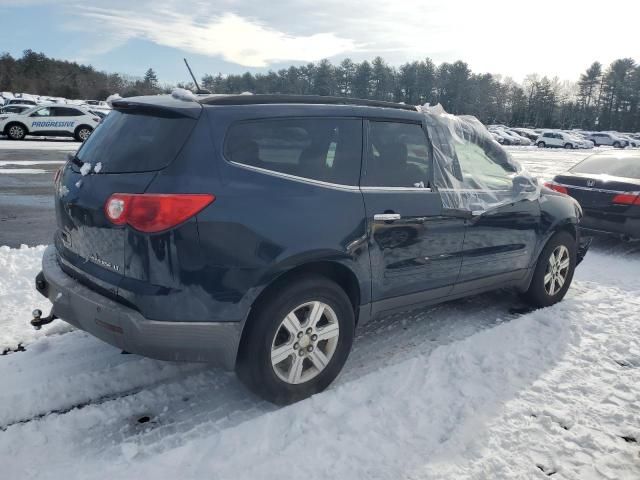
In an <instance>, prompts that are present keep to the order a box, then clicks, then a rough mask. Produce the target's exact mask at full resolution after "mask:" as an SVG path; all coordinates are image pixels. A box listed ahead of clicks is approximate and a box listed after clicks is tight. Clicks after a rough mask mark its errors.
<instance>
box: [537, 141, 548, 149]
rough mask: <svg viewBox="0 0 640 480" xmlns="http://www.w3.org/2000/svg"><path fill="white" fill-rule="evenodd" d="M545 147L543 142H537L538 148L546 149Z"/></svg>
mask: <svg viewBox="0 0 640 480" xmlns="http://www.w3.org/2000/svg"><path fill="white" fill-rule="evenodd" d="M546 146H547V144H546V143H544V142H538V148H544V147H546Z"/></svg>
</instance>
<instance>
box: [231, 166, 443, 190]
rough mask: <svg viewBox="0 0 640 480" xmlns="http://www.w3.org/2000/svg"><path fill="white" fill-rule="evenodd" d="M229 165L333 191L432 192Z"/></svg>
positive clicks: (420, 188) (427, 188)
mask: <svg viewBox="0 0 640 480" xmlns="http://www.w3.org/2000/svg"><path fill="white" fill-rule="evenodd" d="M228 162H229V163H230V164H231V165H234V166H236V167H240V168H244V169H245V170H250V171H253V172H257V173H263V174H265V175H271V176H272V177H278V178H283V179H286V180H293V181H294V182H300V183H306V184H309V185H315V186H318V187H325V188H333V189H335V190H346V191H351V192H360V191H362V192H385V191H386V192H433V190H432V189H431V188H429V187H359V186H357V185H342V184H339V183H331V182H324V181H322V180H315V179H313V178H305V177H299V176H297V175H291V174H290V173H283V172H277V171H275V170H269V169H268V168H262V167H256V166H254V165H245V164H244V163H238V162H234V161H231V160H229V161H228Z"/></svg>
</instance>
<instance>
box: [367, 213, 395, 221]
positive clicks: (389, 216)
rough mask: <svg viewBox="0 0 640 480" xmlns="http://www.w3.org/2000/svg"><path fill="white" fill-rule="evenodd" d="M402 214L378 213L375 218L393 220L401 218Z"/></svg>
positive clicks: (377, 219)
mask: <svg viewBox="0 0 640 480" xmlns="http://www.w3.org/2000/svg"><path fill="white" fill-rule="evenodd" d="M401 218H402V215H400V214H399V213H376V214H375V215H374V216H373V219H374V220H376V221H379V222H392V221H394V220H400V219H401Z"/></svg>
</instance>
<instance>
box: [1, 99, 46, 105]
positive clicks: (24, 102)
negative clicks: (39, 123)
mask: <svg viewBox="0 0 640 480" xmlns="http://www.w3.org/2000/svg"><path fill="white" fill-rule="evenodd" d="M37 104H38V102H36V101H35V100H31V99H30V98H11V99H10V100H9V101H8V102H7V103H6V105H33V106H35V105H37Z"/></svg>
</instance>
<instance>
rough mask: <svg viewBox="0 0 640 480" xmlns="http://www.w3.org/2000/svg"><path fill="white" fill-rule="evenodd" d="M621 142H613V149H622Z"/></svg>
mask: <svg viewBox="0 0 640 480" xmlns="http://www.w3.org/2000/svg"><path fill="white" fill-rule="evenodd" d="M620 147H621V145H620V142H613V148H620Z"/></svg>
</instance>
